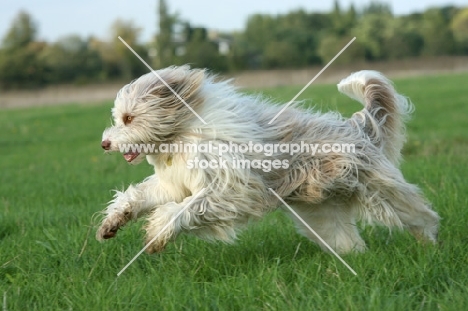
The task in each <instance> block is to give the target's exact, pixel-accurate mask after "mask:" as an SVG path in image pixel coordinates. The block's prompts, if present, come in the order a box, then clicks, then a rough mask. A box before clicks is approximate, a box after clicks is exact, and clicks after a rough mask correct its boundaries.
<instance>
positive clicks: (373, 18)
mask: <svg viewBox="0 0 468 311" xmlns="http://www.w3.org/2000/svg"><path fill="white" fill-rule="evenodd" d="M392 18H393V17H392V16H391V15H388V14H386V13H384V14H380V13H379V14H376V13H372V14H366V15H364V16H362V17H361V19H360V20H359V22H358V23H357V25H356V27H355V28H354V29H353V31H352V33H353V34H354V35H355V36H356V37H357V38H359V41H360V42H361V43H362V44H363V46H364V47H365V50H366V58H367V59H369V60H381V59H385V58H386V57H387V55H388V53H387V51H386V49H385V42H386V39H387V36H386V30H387V29H388V28H389V27H390V24H391V22H392Z"/></svg>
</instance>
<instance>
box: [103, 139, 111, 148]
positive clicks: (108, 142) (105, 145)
mask: <svg viewBox="0 0 468 311" xmlns="http://www.w3.org/2000/svg"><path fill="white" fill-rule="evenodd" d="M110 146H111V142H110V140H103V141H102V142H101V147H102V149H104V150H109V149H110Z"/></svg>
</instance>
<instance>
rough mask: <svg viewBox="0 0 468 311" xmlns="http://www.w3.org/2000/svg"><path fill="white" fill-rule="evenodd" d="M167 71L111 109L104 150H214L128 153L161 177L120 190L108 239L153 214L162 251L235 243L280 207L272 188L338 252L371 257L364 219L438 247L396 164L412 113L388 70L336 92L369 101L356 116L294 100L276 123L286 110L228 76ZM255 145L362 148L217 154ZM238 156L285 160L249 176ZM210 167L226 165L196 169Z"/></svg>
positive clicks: (429, 216)
mask: <svg viewBox="0 0 468 311" xmlns="http://www.w3.org/2000/svg"><path fill="white" fill-rule="evenodd" d="M157 75H159V77H161V78H162V80H164V81H165V82H166V83H167V84H166V83H163V82H162V81H161V80H160V79H159V78H158V77H157ZM157 75H155V74H154V73H148V74H146V75H144V76H142V77H140V78H139V79H137V80H135V81H133V82H132V83H130V84H128V85H126V86H124V87H123V88H122V89H121V90H120V91H119V93H118V95H117V98H116V100H115V107H114V108H113V109H112V115H113V118H114V125H113V126H112V127H110V128H107V129H106V130H105V131H104V133H103V138H102V147H103V148H104V149H105V150H106V151H121V146H123V145H124V144H150V145H153V146H155V148H156V151H157V150H158V148H160V147H161V146H163V145H166V146H167V144H179V145H181V144H198V145H200V144H211V146H212V147H213V148H212V149H211V150H208V151H207V150H202V151H200V150H197V151H196V152H193V150H192V152H184V151H183V150H182V152H180V151H181V150H178V152H156V151H155V152H152V153H149V152H146V154H145V152H143V151H141V150H136V149H135V150H133V151H129V152H125V153H124V158H125V159H126V160H127V162H130V163H138V162H140V161H141V160H142V159H144V157H145V156H146V160H147V161H148V162H149V163H150V164H151V165H153V166H154V170H155V174H154V175H152V176H150V177H148V178H146V179H145V180H144V181H143V182H141V183H139V184H136V185H131V186H130V187H129V188H128V189H127V190H126V191H125V192H120V191H116V194H115V197H114V199H113V200H112V201H111V202H110V204H109V206H108V207H107V209H106V210H105V211H104V213H105V217H104V219H103V221H102V224H101V226H100V228H99V229H98V232H97V238H98V239H99V240H101V239H108V238H112V237H114V236H115V235H116V233H117V231H118V229H119V228H120V227H122V226H124V225H125V224H126V223H127V222H128V221H130V220H133V219H137V218H138V217H141V216H144V215H147V224H146V226H145V229H146V239H147V242H151V245H149V247H148V248H147V251H148V252H150V253H152V252H159V251H162V250H163V249H164V247H165V246H166V244H167V243H168V242H169V241H170V240H173V239H175V238H176V237H177V236H178V235H179V233H182V232H187V233H191V234H194V235H196V236H199V237H201V238H204V239H208V240H222V241H226V242H231V241H233V240H234V239H235V238H236V233H237V231H238V230H239V229H240V228H242V227H243V226H244V225H245V224H247V223H248V222H249V221H251V220H255V219H260V218H261V217H263V216H264V215H265V214H266V213H267V212H270V211H273V210H275V209H276V208H278V207H280V205H281V202H279V201H278V199H277V197H276V196H275V195H274V194H273V193H272V192H271V191H269V188H271V189H272V190H274V192H276V193H277V194H278V195H279V196H281V197H282V198H284V200H285V201H286V202H288V204H290V205H291V206H292V208H293V209H294V210H295V211H296V212H297V213H298V214H299V215H300V216H301V217H302V218H303V219H304V220H305V221H306V222H307V223H308V224H309V225H310V226H311V227H312V228H313V229H314V230H315V231H316V232H317V233H318V234H319V235H320V236H321V237H322V239H323V240H324V241H325V242H326V243H327V244H329V245H330V246H331V247H332V248H333V249H334V250H336V251H337V252H339V253H346V252H351V251H364V250H365V248H366V246H365V243H364V241H363V240H362V239H361V237H360V236H359V234H358V230H357V226H356V222H357V221H359V220H362V221H364V222H366V223H378V224H382V225H385V226H387V227H397V228H407V229H408V230H409V231H410V232H411V233H412V234H413V235H414V236H415V237H416V238H417V239H420V240H425V241H431V242H435V241H436V239H437V229H438V222H439V217H438V215H437V213H435V212H434V211H432V210H431V208H430V204H429V203H428V202H427V201H426V200H425V199H424V197H423V195H422V194H421V191H420V190H419V189H418V188H417V187H416V186H415V185H412V184H409V183H407V182H406V181H405V179H404V178H403V176H402V174H401V172H400V170H399V169H398V164H399V161H400V150H401V148H402V146H403V143H404V140H405V138H404V132H405V128H404V121H405V119H407V117H408V115H409V113H410V112H411V107H412V106H411V104H410V102H409V101H408V100H407V99H406V98H405V97H403V96H401V95H399V94H397V93H396V92H395V90H394V88H393V86H392V84H391V82H390V81H389V80H387V79H386V78H385V77H384V76H383V75H381V74H380V73H378V72H375V71H360V72H357V73H354V74H352V75H351V76H349V77H348V78H346V79H344V80H343V81H341V83H340V84H339V85H338V89H339V90H340V91H341V92H342V93H344V94H346V95H348V96H349V97H351V98H354V99H356V100H358V101H360V102H361V103H362V104H363V105H364V109H363V110H361V111H359V112H357V113H355V114H354V115H353V116H352V117H351V118H349V119H345V118H343V117H342V116H340V115H339V114H337V113H325V114H321V113H317V112H314V111H311V110H304V109H301V108H299V107H298V105H294V107H288V108H287V109H286V110H285V111H284V112H283V113H282V114H280V115H279V116H278V118H277V119H276V120H275V122H273V123H271V122H270V121H271V120H272V119H273V118H274V117H275V116H276V115H277V114H278V112H279V111H280V110H281V108H282V107H280V106H278V105H273V104H272V103H269V102H268V101H267V100H265V99H264V98H262V97H256V96H250V95H246V94H243V93H240V92H238V91H237V90H236V88H235V87H233V86H232V85H231V84H230V82H229V81H219V79H217V78H216V77H214V76H212V75H209V74H208V73H207V72H206V71H204V70H198V69H190V68H189V67H188V66H182V67H169V68H166V69H163V70H159V71H157ZM167 86H170V88H172V89H173V90H174V91H175V92H176V93H177V95H175V94H174V93H173V92H172V90H171V89H170V88H168V87H167ZM186 104H187V105H189V107H190V108H191V109H189V108H188V107H187V106H186ZM194 112H195V113H194ZM198 116H200V117H201V118H202V120H201V119H200V118H199V117H198ZM203 120H204V121H205V122H202V121H203ZM247 143H251V144H262V145H266V144H291V143H297V144H299V143H300V144H318V145H323V146H325V145H332V144H354V146H355V150H354V152H348V153H346V152H334V151H330V152H321V153H319V152H316V153H315V154H313V153H311V152H298V153H293V154H292V153H291V152H289V153H288V152H281V151H279V150H275V151H273V152H272V154H269V155H266V154H265V153H258V152H254V151H253V150H247V151H246V150H242V152H241V150H236V149H235V148H232V149H234V150H232V149H230V150H229V151H228V152H224V153H222V154H221V155H220V153H219V152H217V151H214V150H218V149H215V148H222V146H225V145H226V144H231V146H232V145H241V144H247ZM161 149H162V148H161ZM165 150H166V149H165ZM166 151H167V150H166ZM239 159H242V160H245V161H250V163H253V162H254V160H257V161H261V162H260V163H267V162H265V161H271V160H272V159H274V160H278V161H280V162H277V164H278V163H281V164H282V165H281V166H280V167H278V166H276V169H265V167H264V166H260V167H258V166H254V165H252V166H251V167H250V168H249V167H244V168H243V169H239V168H238V167H235V165H234V164H233V163H234V162H235V161H237V160H239ZM202 160H205V161H209V163H213V161H214V162H219V161H221V162H223V161H224V162H225V163H224V164H226V163H227V165H220V166H218V167H216V166H214V165H213V166H208V167H206V168H204V169H202V168H196V167H193V163H196V161H202ZM194 161H195V162H194ZM284 164H286V165H284ZM204 188H206V189H205V191H203V193H202V194H201V195H199V196H198V194H199V192H200V191H201V190H202V189H204ZM187 204H190V206H189V208H187V209H185V210H184V208H185V207H186V205H187ZM182 211H183V212H182ZM179 213H180V216H179V217H177V218H175V219H174V217H175V216H176V215H177V214H179ZM292 219H293V220H294V221H295V223H296V225H297V227H298V229H299V231H300V232H301V233H302V234H304V235H305V236H307V237H308V238H310V239H311V240H313V241H315V242H317V243H318V244H319V245H320V246H321V247H322V248H323V249H326V248H325V247H324V245H322V244H321V242H320V241H319V240H318V239H317V238H316V236H315V235H313V234H312V233H311V232H310V231H309V230H307V228H306V227H305V226H304V225H303V224H302V223H301V222H300V221H298V219H296V218H295V217H294V216H292ZM163 229H165V230H163ZM156 236H157V238H155V237H156ZM153 238H155V239H153ZM152 240H154V241H152Z"/></svg>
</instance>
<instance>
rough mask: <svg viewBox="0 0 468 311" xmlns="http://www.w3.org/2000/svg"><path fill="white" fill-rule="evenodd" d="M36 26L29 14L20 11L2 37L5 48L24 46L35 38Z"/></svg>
mask: <svg viewBox="0 0 468 311" xmlns="http://www.w3.org/2000/svg"><path fill="white" fill-rule="evenodd" d="M36 34H37V27H36V23H35V22H34V21H33V19H32V17H31V15H29V14H28V13H27V12H25V11H20V12H19V13H18V15H17V16H16V17H15V19H14V20H13V23H12V25H11V26H10V28H9V30H8V32H7V34H6V35H5V37H4V38H3V42H2V44H3V47H4V48H6V49H16V48H24V47H26V46H27V45H28V44H29V43H31V42H33V41H34V40H35V39H36Z"/></svg>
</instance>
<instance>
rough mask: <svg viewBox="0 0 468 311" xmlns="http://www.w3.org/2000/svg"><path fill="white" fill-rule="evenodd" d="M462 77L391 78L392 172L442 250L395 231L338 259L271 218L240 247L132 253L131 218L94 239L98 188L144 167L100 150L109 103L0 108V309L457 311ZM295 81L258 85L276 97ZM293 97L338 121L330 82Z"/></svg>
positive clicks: (370, 238)
mask: <svg viewBox="0 0 468 311" xmlns="http://www.w3.org/2000/svg"><path fill="white" fill-rule="evenodd" d="M466 81H468V75H467V74H459V75H447V76H439V77H422V78H414V79H405V80H397V81H396V86H397V88H398V90H399V91H400V92H402V93H404V94H406V95H408V96H410V97H411V98H412V100H413V102H414V103H415V105H416V109H417V110H416V112H415V114H414V118H413V120H412V121H411V122H410V124H409V126H408V136H409V141H408V143H407V145H406V147H405V149H404V154H405V159H406V161H405V162H404V164H403V165H402V170H403V172H404V174H405V176H406V178H407V179H408V180H409V181H411V182H413V183H417V184H419V185H420V186H421V188H422V189H423V191H424V193H425V194H426V195H427V197H428V198H429V199H430V200H431V201H432V202H433V203H434V208H435V209H436V210H437V211H438V212H439V213H440V215H441V216H442V223H441V228H440V239H441V244H440V245H439V246H438V247H423V246H422V245H420V244H418V243H417V242H416V241H415V240H414V239H413V238H412V237H411V236H410V235H409V234H408V233H407V232H393V233H392V234H389V232H388V230H386V229H384V228H367V229H365V230H364V232H363V237H364V239H365V240H366V242H367V244H368V246H369V250H368V252H367V253H365V254H359V255H347V256H345V257H344V259H345V260H346V261H347V262H348V263H349V265H350V266H351V267H353V269H354V270H356V272H357V273H358V276H354V275H352V274H351V273H350V272H349V271H348V270H347V269H346V267H344V266H343V265H342V264H341V263H340V262H339V261H338V260H337V259H335V258H334V257H333V256H331V255H329V254H325V253H323V252H322V251H320V250H319V249H318V247H317V246H315V245H313V244H312V243H310V242H309V241H308V240H306V239H305V238H303V237H301V236H299V235H298V234H297V233H296V232H295V230H294V229H293V225H292V224H291V221H290V220H289V219H287V218H285V217H284V216H283V215H282V214H281V213H279V212H277V213H273V214H271V215H269V216H268V217H266V218H265V219H264V220H263V221H261V222H260V223H258V224H256V225H253V226H251V227H249V228H248V230H246V231H245V232H244V233H243V234H242V235H241V238H240V240H239V241H238V243H236V244H234V245H224V244H219V243H214V244H211V243H207V242H204V241H201V240H197V239H196V238H194V237H190V236H184V237H181V238H179V239H178V240H177V241H176V242H175V243H173V244H171V245H170V246H169V247H168V248H167V250H166V251H165V252H164V253H163V254H161V255H152V256H149V255H146V254H143V255H142V256H140V257H139V258H138V259H137V260H136V261H135V262H134V263H133V264H132V265H131V266H130V267H129V268H128V269H127V270H126V271H125V272H124V273H123V274H122V275H121V276H120V277H119V278H117V277H116V274H117V272H119V271H120V269H121V268H123V266H124V265H125V264H127V263H128V262H129V260H131V259H132V258H133V256H134V255H135V254H136V253H137V252H138V251H139V250H140V249H141V248H142V241H143V239H142V238H143V234H144V233H143V231H142V230H141V229H140V228H141V225H142V223H141V222H138V223H134V224H132V225H130V226H128V227H127V228H125V229H124V230H123V231H122V232H120V233H119V236H118V237H117V238H116V239H113V240H110V241H107V242H106V243H102V244H101V243H98V242H97V241H96V240H95V239H94V234H95V230H96V228H95V227H93V226H94V222H95V221H94V220H93V217H94V219H95V218H96V217H95V213H96V212H98V211H100V210H102V209H103V208H104V207H105V202H107V201H108V200H109V199H110V197H111V193H110V190H111V189H113V188H115V187H118V188H122V187H124V186H128V184H129V183H130V182H137V181H140V180H142V179H143V178H144V177H145V176H147V175H149V174H151V173H152V170H151V167H150V166H149V165H147V164H141V165H140V166H137V167H133V166H129V165H127V164H126V163H125V161H124V160H123V159H122V157H121V156H119V155H117V154H115V155H111V156H105V155H103V153H102V151H101V150H100V145H99V144H100V138H101V133H102V130H103V128H104V127H105V126H106V125H108V124H109V118H110V111H109V110H110V107H111V103H104V104H102V105H93V106H91V105H78V104H76V105H69V106H60V107H48V108H31V109H17V110H16V109H15V110H2V111H0V126H1V128H0V129H1V130H0V144H1V147H0V156H1V158H0V172H1V184H0V304H1V303H2V301H6V304H7V306H4V305H3V308H4V309H3V310H71V309H73V310H463V309H464V308H466V305H467V303H468V287H467V285H468V256H467V254H468V246H467V244H468V243H467V242H468V237H467V236H468V234H467V233H468V230H467V229H466V226H467V221H466V220H467V217H468V209H467V198H466V193H468V184H467V183H468V182H467V179H466V176H468V157H467V156H466V154H467V153H468V133H467V125H468V105H467V103H466V98H468V97H467V95H468V94H467V92H468V91H467V89H466ZM299 89H300V87H281V88H276V89H272V90H264V93H265V94H266V95H267V96H271V97H273V98H276V99H279V100H282V101H288V100H290V99H291V98H292V97H293V96H294V95H295V94H296V93H297V92H298V91H299ZM301 98H306V99H312V101H308V102H307V103H308V104H315V105H316V106H317V107H318V108H321V109H324V110H326V109H329V108H331V109H338V110H340V111H342V112H343V113H344V114H345V115H349V114H351V113H352V112H354V111H357V110H358V109H361V108H360V106H359V105H358V104H357V103H352V102H351V101H350V100H349V99H347V98H346V97H344V96H342V95H339V94H338V92H337V91H336V88H335V86H316V85H312V86H311V87H310V88H309V89H308V90H307V91H306V92H305V93H304V94H303V95H302V96H301Z"/></svg>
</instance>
